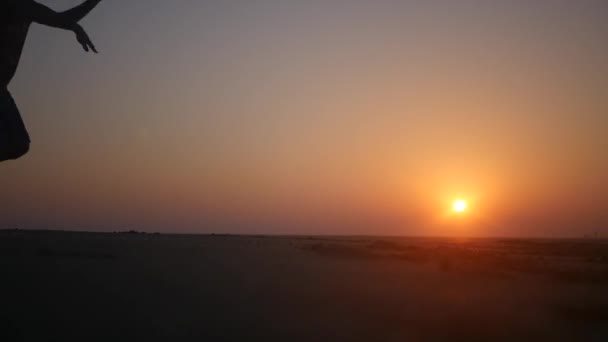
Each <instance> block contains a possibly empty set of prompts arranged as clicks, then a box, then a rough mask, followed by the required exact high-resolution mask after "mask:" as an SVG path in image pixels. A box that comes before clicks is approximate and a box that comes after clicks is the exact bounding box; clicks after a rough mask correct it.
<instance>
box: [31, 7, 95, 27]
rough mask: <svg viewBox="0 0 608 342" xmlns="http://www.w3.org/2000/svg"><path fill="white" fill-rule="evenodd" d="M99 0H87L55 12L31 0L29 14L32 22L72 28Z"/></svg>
mask: <svg viewBox="0 0 608 342" xmlns="http://www.w3.org/2000/svg"><path fill="white" fill-rule="evenodd" d="M100 2H101V0H87V1H85V2H83V3H82V4H80V5H78V6H76V7H74V8H72V9H69V10H67V11H63V12H55V11H54V10H52V9H50V8H48V7H46V6H44V5H41V4H39V3H37V2H33V1H32V2H31V7H30V10H29V12H30V16H31V18H32V20H33V21H34V22H37V23H39V24H43V25H47V26H52V27H57V28H62V29H66V30H72V29H73V27H74V26H75V25H76V24H78V22H79V21H80V20H82V18H84V17H85V16H86V15H87V14H89V12H91V10H93V8H95V6H97V4H99V3H100Z"/></svg>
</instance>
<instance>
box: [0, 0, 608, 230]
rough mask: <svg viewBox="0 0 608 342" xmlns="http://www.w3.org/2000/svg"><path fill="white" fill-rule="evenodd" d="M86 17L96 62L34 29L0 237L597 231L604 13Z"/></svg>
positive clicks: (606, 178)
mask: <svg viewBox="0 0 608 342" xmlns="http://www.w3.org/2000/svg"><path fill="white" fill-rule="evenodd" d="M40 2H41V3H44V4H47V5H49V6H51V7H52V8H54V9H57V10H63V9H67V8H69V7H71V6H73V5H75V4H77V3H78V1H74V0H55V1H51V0H48V1H40ZM82 25H83V26H84V27H85V29H87V31H88V32H89V33H90V36H91V38H92V39H93V41H94V42H95V43H96V45H97V47H98V49H99V50H100V53H99V54H98V55H91V54H89V55H87V54H85V53H84V52H83V51H82V50H81V49H80V46H79V45H78V44H76V42H75V39H74V38H73V34H72V33H69V32H65V31H59V30H53V29H50V28H46V27H42V26H38V25H33V26H32V27H31V29H30V33H29V36H28V40H27V43H26V47H25V50H24V54H23V57H22V60H21V64H20V68H19V70H18V72H17V76H16V77H15V79H14V80H13V82H12V84H11V85H10V88H9V89H10V91H11V93H12V94H13V96H14V98H15V100H16V102H17V104H18V106H19V108H20V111H21V113H22V115H23V117H24V119H25V121H26V124H27V125H28V129H29V132H30V135H31V138H32V147H31V151H30V153H29V154H28V155H27V156H26V157H24V158H23V159H21V160H18V161H13V162H6V163H2V164H1V165H0V228H14V227H19V228H25V229H69V230H95V231H118V230H128V229H136V230H141V231H155V232H156V231H158V232H180V233H211V232H215V233H247V234H330V235H331V234H365V235H387V234H388V235H458V236H548V237H562V236H563V237H581V236H584V235H588V234H592V233H593V232H599V233H600V235H602V234H603V235H608V153H607V152H606V150H607V148H608V135H607V134H606V129H607V128H608V63H607V62H606V61H608V44H606V39H605V38H606V37H607V36H608V3H607V2H606V1H603V0H596V1H592V0H581V1H566V0H552V1H549V0H545V1H540V0H539V1H534V2H531V1H491V0H484V1H482V0H477V1H464V0H463V1H453V0H451V1H448V0H444V1H436V0H430V1H429V0H425V1H422V0H420V1H403V0H376V1H363V0H323V1H321V0H310V1H290V0H259V1H249V0H225V1H219V0H217V1H202V0H181V1H165V0H131V1H111V0H106V1H103V2H102V3H101V4H100V5H99V7H98V8H97V9H96V10H95V11H94V12H92V13H91V14H90V15H89V17H87V18H85V20H83V22H82ZM455 199H465V200H466V201H467V202H468V208H467V211H466V213H463V214H459V215H456V214H454V213H452V212H450V205H451V203H452V201H454V200H455Z"/></svg>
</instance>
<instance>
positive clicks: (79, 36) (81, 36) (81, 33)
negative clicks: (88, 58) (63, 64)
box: [74, 25, 97, 53]
mask: <svg viewBox="0 0 608 342" xmlns="http://www.w3.org/2000/svg"><path fill="white" fill-rule="evenodd" d="M74 33H75V34H76V40H78V43H80V45H82V48H83V49H84V51H86V52H89V49H91V50H93V52H95V53H97V49H96V48H95V45H93V42H92V41H91V38H89V35H88V34H87V33H86V31H85V30H84V29H83V28H82V26H80V25H76V27H75V28H74Z"/></svg>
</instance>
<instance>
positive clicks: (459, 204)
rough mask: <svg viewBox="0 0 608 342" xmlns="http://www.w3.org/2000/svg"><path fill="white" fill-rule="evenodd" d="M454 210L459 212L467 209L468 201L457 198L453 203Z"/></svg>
mask: <svg viewBox="0 0 608 342" xmlns="http://www.w3.org/2000/svg"><path fill="white" fill-rule="evenodd" d="M452 210H454V211H455V212H457V213H462V212H464V211H465V210H467V202H466V201H464V200H456V201H454V204H452Z"/></svg>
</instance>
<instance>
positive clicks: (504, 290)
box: [0, 231, 608, 341]
mask: <svg viewBox="0 0 608 342" xmlns="http://www.w3.org/2000/svg"><path fill="white" fill-rule="evenodd" d="M0 296H1V297H0V341H205V340H207V341H210V340H211V341H215V340H218V341H225V340H236V341H251V340H260V341H406V340H407V341H427V340H467V341H490V340H492V341H498V340H585V341H606V340H608V242H607V241H602V240H529V239H470V240H456V239H440V238H434V239H431V238H376V237H339V238H332V237H263V236H226V235H205V236H203V235H201V236H188V235H182V236H177V235H154V234H135V233H131V234H129V233H116V234H93V233H67V232H26V231H0Z"/></svg>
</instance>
